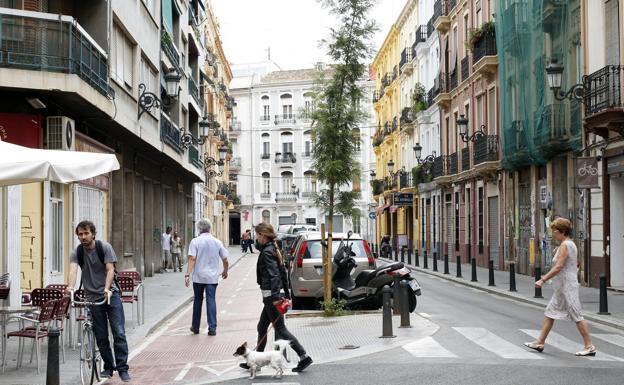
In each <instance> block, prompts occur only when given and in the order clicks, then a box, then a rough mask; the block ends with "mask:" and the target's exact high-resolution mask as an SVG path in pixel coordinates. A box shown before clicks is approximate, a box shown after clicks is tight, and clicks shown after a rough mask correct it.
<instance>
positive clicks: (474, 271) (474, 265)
mask: <svg viewBox="0 0 624 385" xmlns="http://www.w3.org/2000/svg"><path fill="white" fill-rule="evenodd" d="M470 263H471V264H472V277H471V278H470V282H478V281H477V259H476V258H472V259H471V260H470Z"/></svg>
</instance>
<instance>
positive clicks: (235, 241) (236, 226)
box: [230, 212, 241, 245]
mask: <svg viewBox="0 0 624 385" xmlns="http://www.w3.org/2000/svg"><path fill="white" fill-rule="evenodd" d="M240 241H241V217H240V214H239V213H237V212H230V245H240Z"/></svg>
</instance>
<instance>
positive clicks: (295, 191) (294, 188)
mask: <svg viewBox="0 0 624 385" xmlns="http://www.w3.org/2000/svg"><path fill="white" fill-rule="evenodd" d="M290 192H292V194H293V195H298V194H299V189H298V188H297V185H296V184H294V183H293V184H292V185H290Z"/></svg>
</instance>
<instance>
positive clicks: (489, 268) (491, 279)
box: [488, 259, 496, 286]
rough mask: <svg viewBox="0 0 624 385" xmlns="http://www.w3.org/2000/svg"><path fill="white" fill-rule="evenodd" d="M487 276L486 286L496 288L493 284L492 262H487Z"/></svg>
mask: <svg viewBox="0 0 624 385" xmlns="http://www.w3.org/2000/svg"><path fill="white" fill-rule="evenodd" d="M488 273H489V274H488V275H489V280H488V286H496V285H495V284H494V261H493V260H491V259H490V260H489V261H488Z"/></svg>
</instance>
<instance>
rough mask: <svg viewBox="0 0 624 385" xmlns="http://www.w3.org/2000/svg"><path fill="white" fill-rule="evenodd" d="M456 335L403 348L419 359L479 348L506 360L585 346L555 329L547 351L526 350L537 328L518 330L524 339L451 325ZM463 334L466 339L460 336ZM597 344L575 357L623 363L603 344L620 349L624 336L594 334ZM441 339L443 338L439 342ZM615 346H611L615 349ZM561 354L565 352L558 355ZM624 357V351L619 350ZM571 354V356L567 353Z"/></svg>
mask: <svg viewBox="0 0 624 385" xmlns="http://www.w3.org/2000/svg"><path fill="white" fill-rule="evenodd" d="M449 329H450V330H451V331H452V332H451V333H456V334H457V335H453V336H452V340H453V342H452V343H450V342H449V338H448V337H447V338H436V336H437V335H434V336H429V337H425V338H422V339H419V340H417V341H414V342H411V343H408V344H406V345H404V346H403V349H404V350H405V351H407V352H408V353H409V354H411V355H412V356H414V357H417V358H447V359H463V358H469V357H475V356H476V355H477V354H476V353H477V351H479V353H481V352H482V351H483V350H484V351H486V352H488V353H487V354H492V355H494V356H497V357H499V358H501V359H505V360H547V359H551V358H553V357H557V356H559V357H561V356H562V355H563V356H566V354H568V355H570V356H569V357H574V353H575V352H577V351H579V350H581V349H582V348H583V346H582V344H581V343H580V342H579V340H580V336H579V338H577V340H571V339H568V338H567V337H564V336H563V335H561V334H558V333H556V332H551V333H550V334H549V335H548V340H547V341H546V348H545V352H547V354H539V353H537V352H534V351H531V350H528V349H526V348H525V347H523V346H522V342H523V341H532V340H535V339H536V338H537V337H538V336H539V333H540V331H539V330H537V329H518V331H519V332H521V333H523V334H525V335H527V338H526V339H525V340H519V339H518V337H517V336H514V337H511V340H510V337H507V338H505V337H501V336H500V335H497V334H496V333H494V332H492V331H490V330H488V329H487V328H483V327H450V328H449ZM462 337H463V339H464V340H463V341H461V338H462ZM592 337H593V338H594V339H595V341H594V344H595V345H597V347H598V354H596V356H594V357H574V358H575V359H586V360H590V361H606V362H609V361H610V362H624V358H622V357H620V356H616V355H611V354H608V353H606V352H604V351H602V350H601V347H604V346H607V345H610V346H615V347H617V348H624V336H622V335H619V334H593V335H592ZM438 340H441V341H438ZM612 350H613V349H610V351H612ZM559 353H562V354H559ZM619 354H620V355H622V356H624V351H622V352H621V353H619ZM566 357H568V356H566Z"/></svg>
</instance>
